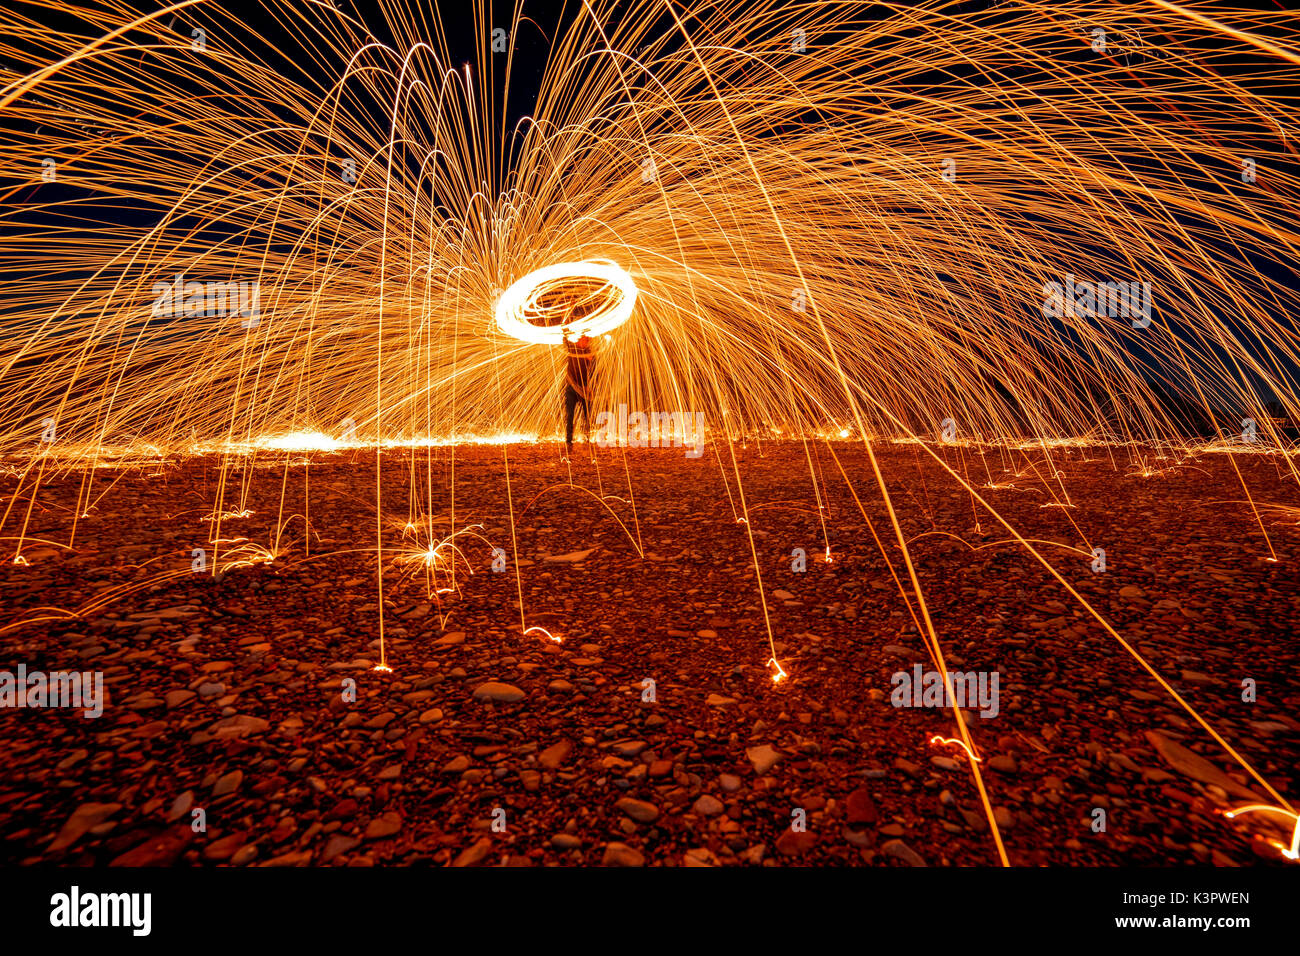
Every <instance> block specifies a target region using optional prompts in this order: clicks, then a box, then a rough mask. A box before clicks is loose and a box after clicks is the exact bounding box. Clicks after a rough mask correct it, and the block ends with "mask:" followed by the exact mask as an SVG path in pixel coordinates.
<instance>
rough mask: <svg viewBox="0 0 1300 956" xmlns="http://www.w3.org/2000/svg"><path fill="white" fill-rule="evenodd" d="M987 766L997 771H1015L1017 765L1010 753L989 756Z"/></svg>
mask: <svg viewBox="0 0 1300 956" xmlns="http://www.w3.org/2000/svg"><path fill="white" fill-rule="evenodd" d="M989 767H990V769H992V770H996V771H997V772H998V773H1015V772H1016V771H1017V770H1018V769H1019V767H1018V766H1017V764H1016V758H1015V757H1013V756H1011V754H997V755H995V756H992V757H990V758H989Z"/></svg>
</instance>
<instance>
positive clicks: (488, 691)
mask: <svg viewBox="0 0 1300 956" xmlns="http://www.w3.org/2000/svg"><path fill="white" fill-rule="evenodd" d="M525 696H527V695H526V694H524V692H523V691H522V690H520V689H519V688H518V687H516V686H515V685H514V684H504V683H501V682H500V681H493V680H490V681H488V682H487V683H485V684H479V685H478V686H477V687H475V688H474V699H475V700H492V701H496V702H497V703H501V704H513V703H515V702H516V701H520V700H523V699H524V697H525Z"/></svg>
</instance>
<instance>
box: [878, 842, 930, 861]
mask: <svg viewBox="0 0 1300 956" xmlns="http://www.w3.org/2000/svg"><path fill="white" fill-rule="evenodd" d="M880 849H881V852H883V853H884V854H885V855H886V856H892V857H893V858H894V859H896V860H901V861H902V862H904V863H906V864H907V865H908V866H925V865H926V863H925V859H924V858H923V857H922V856H921V855H920V854H919V853H917V852H916V851H915V850H913V849H912V848H911V847H910V846H908V845H907V844H906V843H904V842H903V841H902V840H886V841H885V842H884V843H883V844H881V846H880Z"/></svg>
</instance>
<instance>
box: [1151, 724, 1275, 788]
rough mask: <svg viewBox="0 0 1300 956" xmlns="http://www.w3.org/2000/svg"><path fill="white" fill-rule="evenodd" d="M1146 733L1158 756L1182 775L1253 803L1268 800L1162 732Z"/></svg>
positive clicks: (1152, 731)
mask: <svg viewBox="0 0 1300 956" xmlns="http://www.w3.org/2000/svg"><path fill="white" fill-rule="evenodd" d="M1146 735H1147V740H1149V741H1151V745H1152V746H1153V747H1155V748H1156V751H1157V752H1158V753H1159V754H1160V756H1162V757H1164V758H1165V761H1166V762H1167V763H1168V764H1169V766H1171V767H1173V768H1174V769H1175V770H1177V771H1178V772H1179V773H1181V774H1182V775H1183V776H1185V777H1191V778H1192V779H1193V780H1199V781H1200V782H1201V783H1210V784H1214V785H1215V786H1219V787H1222V788H1223V789H1224V790H1226V791H1227V792H1228V793H1231V794H1234V795H1236V796H1238V797H1241V798H1242V799H1244V800H1250V801H1252V802H1254V803H1267V802H1268V801H1266V800H1264V799H1262V798H1261V797H1259V796H1257V795H1256V794H1255V793H1253V792H1251V790H1249V789H1248V788H1247V787H1244V786H1242V785H1241V784H1239V783H1237V781H1235V780H1233V779H1232V778H1231V777H1229V776H1228V775H1227V774H1226V773H1224V772H1223V771H1222V770H1220V769H1219V768H1218V767H1216V766H1214V764H1212V763H1210V762H1209V761H1208V760H1206V759H1205V758H1204V757H1202V756H1200V755H1199V754H1196V753H1193V752H1192V751H1190V750H1188V749H1187V748H1186V747H1184V746H1182V745H1181V744H1178V743H1175V742H1174V741H1172V740H1170V739H1169V738H1168V737H1166V736H1165V735H1164V734H1162V733H1159V732H1158V731H1154V730H1148V731H1147V734H1146Z"/></svg>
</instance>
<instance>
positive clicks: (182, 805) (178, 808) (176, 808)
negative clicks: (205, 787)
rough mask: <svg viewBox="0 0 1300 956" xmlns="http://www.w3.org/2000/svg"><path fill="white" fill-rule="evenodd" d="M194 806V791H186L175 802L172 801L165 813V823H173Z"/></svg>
mask: <svg viewBox="0 0 1300 956" xmlns="http://www.w3.org/2000/svg"><path fill="white" fill-rule="evenodd" d="M193 806H194V791H193V790H186V791H185V792H184V793H182V794H181V795H180V796H178V797H177V798H176V799H175V800H173V801H172V805H171V809H169V810H168V811H167V822H168V823H175V822H176V821H177V820H179V819H180V818H181V817H183V816H185V815H186V814H187V813H189V812H190V808H192V807H193Z"/></svg>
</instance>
